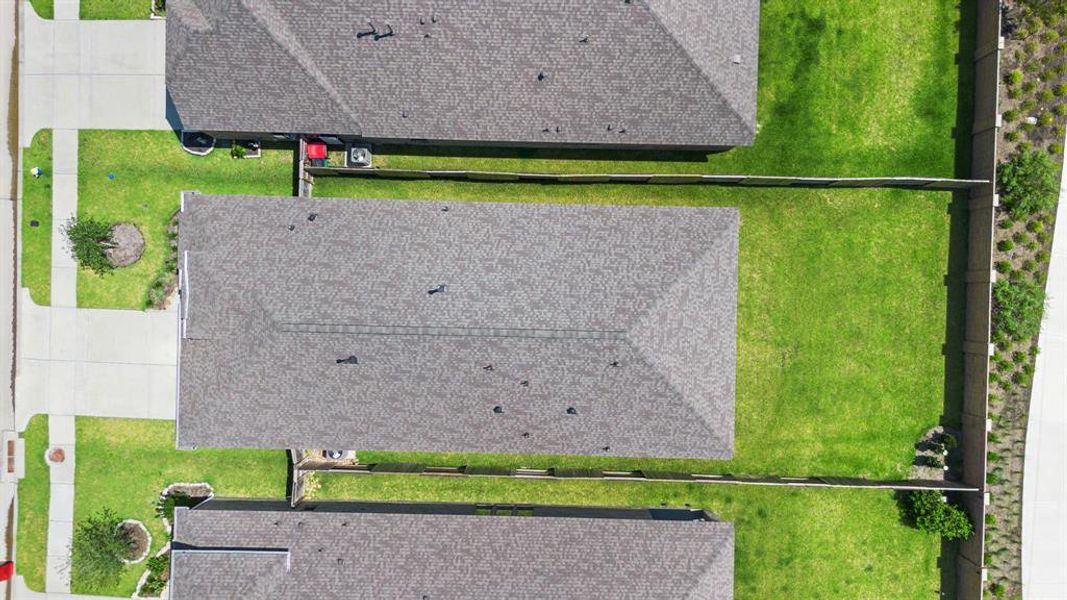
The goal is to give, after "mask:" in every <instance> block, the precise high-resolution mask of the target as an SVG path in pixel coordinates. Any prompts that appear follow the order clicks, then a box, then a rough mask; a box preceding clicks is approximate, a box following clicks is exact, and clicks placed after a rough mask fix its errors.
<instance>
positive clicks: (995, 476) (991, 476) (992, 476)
mask: <svg viewBox="0 0 1067 600" xmlns="http://www.w3.org/2000/svg"><path fill="white" fill-rule="evenodd" d="M985 482H986V483H988V484H989V485H996V484H998V483H1000V473H997V472H996V471H990V472H988V473H986V476H985Z"/></svg>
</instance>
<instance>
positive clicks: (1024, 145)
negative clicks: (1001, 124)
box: [1016, 142, 1034, 152]
mask: <svg viewBox="0 0 1067 600" xmlns="http://www.w3.org/2000/svg"><path fill="white" fill-rule="evenodd" d="M1033 148H1034V145H1033V144H1031V143H1030V142H1019V145H1018V146H1017V147H1016V150H1018V151H1020V152H1029V151H1030V150H1032V149H1033Z"/></svg>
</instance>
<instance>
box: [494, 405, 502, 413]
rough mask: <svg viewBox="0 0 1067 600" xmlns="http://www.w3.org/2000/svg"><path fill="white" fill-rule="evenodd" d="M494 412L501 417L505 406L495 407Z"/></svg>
mask: <svg viewBox="0 0 1067 600" xmlns="http://www.w3.org/2000/svg"><path fill="white" fill-rule="evenodd" d="M493 412H495V413H496V414H498V415H499V414H500V413H502V412H504V407H503V406H494V407H493Z"/></svg>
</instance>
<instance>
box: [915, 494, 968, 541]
mask: <svg viewBox="0 0 1067 600" xmlns="http://www.w3.org/2000/svg"><path fill="white" fill-rule="evenodd" d="M903 504H904V506H903V510H904V517H905V519H906V520H907V521H908V522H909V523H911V524H912V525H914V526H915V528H916V529H919V530H920V531H926V532H929V533H934V534H938V535H940V536H942V537H944V538H946V539H950V540H961V539H966V538H969V537H971V536H972V535H974V525H972V524H971V520H970V519H969V518H968V517H967V513H965V512H963V510H961V509H960V508H959V507H957V506H954V505H952V504H949V503H947V502H944V501H942V499H941V492H938V491H934V490H922V491H914V492H909V493H908V494H907V495H905V496H904V499H903Z"/></svg>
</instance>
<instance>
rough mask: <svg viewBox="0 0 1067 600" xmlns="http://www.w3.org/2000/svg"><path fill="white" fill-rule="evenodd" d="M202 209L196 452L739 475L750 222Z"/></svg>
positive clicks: (196, 201) (493, 209)
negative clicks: (628, 465)
mask: <svg viewBox="0 0 1067 600" xmlns="http://www.w3.org/2000/svg"><path fill="white" fill-rule="evenodd" d="M183 205H184V208H183V213H182V216H181V228H180V250H181V252H182V256H181V259H180V261H179V262H180V268H181V270H182V273H181V277H180V279H181V284H182V287H183V291H182V293H183V307H182V312H183V318H184V323H183V328H184V336H185V338H186V339H183V340H182V346H181V352H180V367H179V368H180V373H179V381H180V390H179V391H180V398H179V406H178V444H179V446H181V447H190V446H207V447H210V446H224V447H233V446H236V447H265V448H339V449H364V450H374V449H377V450H413V451H414V450H418V451H470V452H492V453H540V454H602V455H615V456H660V457H703V458H718V459H723V458H729V457H730V456H731V453H732V450H733V424H734V394H735V391H734V372H735V353H736V302H737V288H736V285H737V281H736V278H737V244H738V212H737V210H736V209H733V208H682V207H673V208H666V207H650V206H629V207H620V206H592V205H545V204H529V203H512V204H493V203H465V202H452V203H446V202H424V201H381V200H378V201H375V200H336V199H313V200H308V199H293V198H257V197H208V196H200V195H187V196H186V198H185V200H184V202H183ZM313 214H314V220H310V218H311V215H313ZM442 284H443V285H445V286H447V288H446V291H444V292H441V293H435V294H430V293H429V291H430V290H432V289H435V288H437V287H438V286H439V285H442ZM349 356H355V357H356V360H358V364H339V363H338V362H337V361H339V360H342V359H346V358H347V357H349ZM614 364H617V366H613V365H614ZM494 407H500V410H501V411H502V412H500V413H496V412H494ZM570 408H573V409H574V411H573V412H576V413H577V414H568V409H570Z"/></svg>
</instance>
